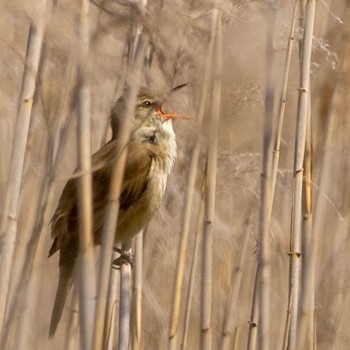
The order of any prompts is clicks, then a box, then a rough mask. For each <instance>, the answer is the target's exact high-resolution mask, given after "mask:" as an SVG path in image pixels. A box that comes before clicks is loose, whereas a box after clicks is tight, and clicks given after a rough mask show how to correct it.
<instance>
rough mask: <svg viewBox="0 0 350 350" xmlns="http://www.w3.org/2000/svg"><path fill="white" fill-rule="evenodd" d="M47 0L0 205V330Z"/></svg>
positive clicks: (34, 34)
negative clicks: (0, 208) (2, 202)
mask: <svg viewBox="0 0 350 350" xmlns="http://www.w3.org/2000/svg"><path fill="white" fill-rule="evenodd" d="M47 3H48V2H47V1H43V3H42V9H43V16H41V17H40V19H39V22H38V23H37V24H36V25H34V24H31V25H30V28H29V33H28V41H27V51H26V61H25V62H26V64H25V67H24V72H23V78H22V86H21V93H20V98H19V102H18V110H17V119H16V127H15V128H16V129H15V133H14V134H15V137H14V144H13V147H12V156H11V164H10V171H9V175H8V182H7V191H6V195H5V200H4V204H3V207H2V216H1V227H0V241H1V244H0V247H1V248H0V249H1V251H0V255H1V267H0V269H1V270H0V294H1V296H2V297H1V298H0V332H2V329H3V324H4V321H5V316H6V314H5V313H6V307H7V305H6V304H7V300H8V297H9V295H8V289H9V285H10V272H11V268H12V262H13V258H14V250H15V242H16V237H17V223H18V211H19V197H20V190H21V183H22V177H23V166H24V159H25V154H26V145H27V139H28V130H29V124H30V119H31V112H32V106H33V101H34V93H35V88H36V77H37V72H38V68H39V62H40V55H41V50H42V43H43V37H44V31H45V24H46V20H47V17H48V16H45V15H44V14H45V13H46V7H47Z"/></svg>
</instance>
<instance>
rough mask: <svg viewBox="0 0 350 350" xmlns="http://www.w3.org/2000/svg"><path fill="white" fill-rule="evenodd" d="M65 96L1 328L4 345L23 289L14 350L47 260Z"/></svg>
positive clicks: (24, 335)
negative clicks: (5, 318) (19, 272)
mask: <svg viewBox="0 0 350 350" xmlns="http://www.w3.org/2000/svg"><path fill="white" fill-rule="evenodd" d="M72 57H73V55H72V56H71V58H70V61H69V64H68V68H67V70H66V74H65V78H64V86H69V85H70V83H71V81H72V79H73V77H74V76H75V75H74V74H73V60H72ZM44 63H45V62H44ZM69 93H70V90H69V89H63V90H62V95H61V98H60V101H61V103H60V104H59V105H58V106H59V107H58V110H55V111H53V112H52V113H53V114H55V116H57V115H58V116H62V115H65V116H66V117H65V118H63V120H64V121H62V120H61V119H59V120H58V123H57V125H56V124H54V125H53V126H52V130H55V132H54V133H53V139H49V140H48V145H47V149H48V150H49V151H48V155H47V157H48V159H47V166H46V169H49V170H48V173H47V176H46V177H45V181H44V183H43V190H42V196H41V200H40V201H39V202H40V208H39V211H38V215H37V217H36V221H35V224H34V228H33V234H32V237H31V239H30V241H29V243H28V248H27V250H28V253H27V256H26V257H25V263H24V265H23V268H22V271H21V274H20V277H19V282H18V283H17V285H16V286H15V287H14V290H16V291H17V293H16V295H14V297H13V299H12V302H11V305H10V307H9V312H8V317H7V320H6V324H5V330H4V332H5V333H4V334H5V337H4V338H3V339H2V340H3V341H4V344H6V342H7V339H6V336H7V335H9V334H10V332H11V330H10V328H11V327H12V324H13V321H14V319H15V317H16V315H17V312H16V310H18V309H19V307H18V305H19V304H20V301H19V300H18V298H19V297H20V293H19V292H18V291H20V290H22V289H23V288H26V290H27V291H26V293H25V295H26V298H25V304H24V306H23V307H22V306H20V307H21V318H20V323H19V330H18V332H17V336H16V338H17V341H19V342H20V343H18V344H17V345H16V349H20V348H21V346H22V345H23V346H24V347H25V346H26V344H27V339H28V337H29V336H30V334H31V333H32V332H33V327H32V325H33V317H34V315H35V308H36V307H37V302H38V298H39V294H40V290H41V278H42V274H43V272H44V271H43V264H42V262H43V260H44V259H46V258H47V252H46V244H45V243H46V235H45V234H44V233H45V232H46V230H47V227H48V226H49V221H50V215H51V213H52V209H53V203H54V196H55V188H56V186H55V181H56V177H55V174H56V173H57V169H58V167H59V165H60V163H61V159H62V155H63V148H64V145H65V143H66V138H67V132H68V126H69V125H70V122H71V120H72V118H73V115H70V116H69V117H67V114H68V104H69V103H67V101H68V100H69ZM44 231H45V232H44ZM21 344H22V345H21Z"/></svg>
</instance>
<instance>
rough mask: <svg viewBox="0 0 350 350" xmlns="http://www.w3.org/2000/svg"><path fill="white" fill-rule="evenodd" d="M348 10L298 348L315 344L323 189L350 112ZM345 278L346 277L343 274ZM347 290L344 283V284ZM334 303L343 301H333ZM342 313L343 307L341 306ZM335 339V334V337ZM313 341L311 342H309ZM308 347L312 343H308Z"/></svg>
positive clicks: (305, 274)
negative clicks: (338, 135)
mask: <svg viewBox="0 0 350 350" xmlns="http://www.w3.org/2000/svg"><path fill="white" fill-rule="evenodd" d="M349 20H350V10H349V9H347V11H346V14H345V21H344V23H346V25H344V28H343V51H342V56H341V57H340V60H339V65H338V67H339V68H338V72H337V73H336V83H335V85H334V86H335V88H334V92H333V96H332V100H331V104H330V109H329V113H328V116H327V121H328V122H327V126H326V127H325V130H326V135H325V139H324V142H323V152H322V154H323V158H322V160H321V165H320V177H319V183H318V191H317V197H316V200H315V210H314V213H315V214H314V226H313V228H312V233H311V236H310V238H309V242H308V249H307V250H306V253H307V260H306V261H305V263H304V262H303V269H305V271H303V277H304V281H303V288H304V291H303V294H302V299H301V307H300V318H299V325H300V334H299V337H298V349H301V348H303V349H304V348H306V343H307V341H308V339H310V338H311V337H312V341H313V343H314V346H315V344H316V343H315V341H314V337H315V336H316V331H315V329H314V325H315V324H316V320H315V287H316V285H315V283H316V272H317V259H318V258H319V253H320V243H321V239H320V235H321V232H322V225H324V219H325V215H326V206H327V201H326V199H325V197H324V193H326V192H327V189H328V188H329V187H330V186H332V185H330V178H329V174H331V173H332V170H331V169H332V168H331V167H332V152H331V149H332V146H333V145H334V137H335V135H336V125H337V120H338V119H339V116H341V115H346V114H347V113H348V112H349V109H350V105H349V102H348V101H349V100H350V96H349V91H350V74H349V72H350V70H349V68H350V67H349V62H350V44H349V35H350V25H349ZM340 278H341V277H340ZM345 279H346V277H345ZM343 288H344V290H346V287H345V285H343ZM334 305H343V304H341V303H338V302H335V303H334ZM342 313H343V310H342ZM334 339H337V338H334ZM311 344H312V342H311ZM310 348H311V347H310Z"/></svg>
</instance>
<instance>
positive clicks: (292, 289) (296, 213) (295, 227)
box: [288, 0, 316, 350]
mask: <svg viewBox="0 0 350 350" xmlns="http://www.w3.org/2000/svg"><path fill="white" fill-rule="evenodd" d="M315 8H316V0H308V1H307V2H306V12H305V27H304V36H303V51H302V65H301V77H300V87H299V98H298V111H297V127H296V141H295V156H294V176H293V207H292V224H291V240H290V252H289V256H290V275H289V305H290V307H291V309H290V310H288V313H289V312H290V327H289V332H288V349H289V350H295V349H297V337H298V333H297V326H298V308H299V284H300V283H299V282H300V254H301V247H300V245H301V219H302V189H303V176H304V170H303V162H304V154H305V142H306V130H307V115H308V98H309V95H308V89H309V87H310V64H311V52H312V38H313V29H314V19H315Z"/></svg>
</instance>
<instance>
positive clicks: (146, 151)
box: [120, 142, 157, 210]
mask: <svg viewBox="0 0 350 350" xmlns="http://www.w3.org/2000/svg"><path fill="white" fill-rule="evenodd" d="M128 152H129V154H128V157H127V161H126V164H125V171H124V179H123V185H122V190H121V194H120V208H121V209H122V210H126V209H128V208H129V206H130V205H132V203H135V202H137V201H139V200H140V198H141V197H142V196H143V194H144V192H145V190H146V188H147V184H148V181H149V175H150V171H151V168H152V163H153V159H154V158H155V157H156V155H157V148H156V147H155V146H154V145H152V144H148V143H142V144H139V143H133V142H131V143H130V146H129V151H128Z"/></svg>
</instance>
